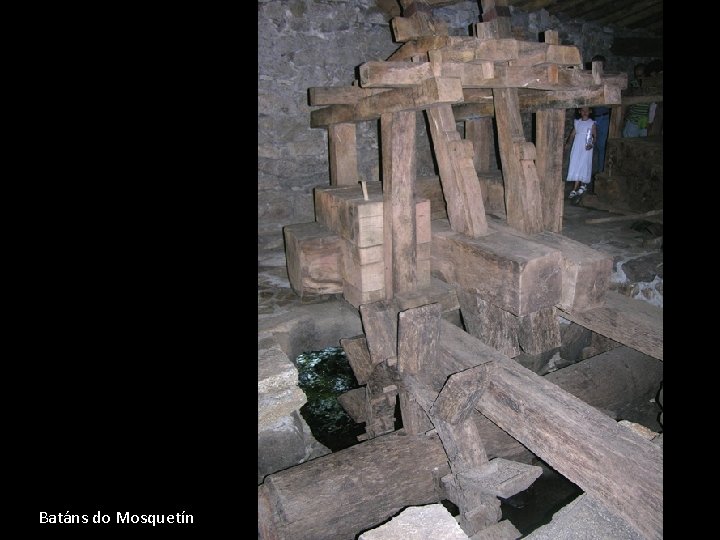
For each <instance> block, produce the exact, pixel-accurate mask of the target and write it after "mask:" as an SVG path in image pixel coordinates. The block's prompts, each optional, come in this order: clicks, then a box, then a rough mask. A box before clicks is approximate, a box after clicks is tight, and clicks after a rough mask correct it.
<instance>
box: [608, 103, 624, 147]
mask: <svg viewBox="0 0 720 540" xmlns="http://www.w3.org/2000/svg"><path fill="white" fill-rule="evenodd" d="M624 109H625V108H624V107H623V106H622V105H613V106H612V107H611V108H610V128H609V130H608V139H618V138H620V137H622V128H623V115H624V114H625V110H624Z"/></svg>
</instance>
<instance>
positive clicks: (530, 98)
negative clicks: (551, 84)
mask: <svg viewBox="0 0 720 540" xmlns="http://www.w3.org/2000/svg"><path fill="white" fill-rule="evenodd" d="M614 92H617V96H615V93H614ZM619 92H620V89H619V88H618V87H616V86H609V85H603V86H599V87H591V88H577V89H571V90H538V89H530V88H519V89H518V99H519V101H520V112H521V113H533V112H537V111H539V110H548V109H549V110H553V109H572V108H577V107H593V106H595V105H605V104H612V103H619V102H620V94H619ZM463 96H464V103H459V104H456V105H453V106H452V108H453V112H454V113H455V118H456V119H457V120H466V119H468V118H481V117H486V116H494V115H495V107H494V105H493V104H492V91H491V90H489V89H479V88H464V89H463Z"/></svg>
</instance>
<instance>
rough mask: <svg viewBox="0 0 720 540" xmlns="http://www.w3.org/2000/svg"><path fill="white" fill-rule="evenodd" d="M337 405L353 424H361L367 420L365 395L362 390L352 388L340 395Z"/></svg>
mask: <svg viewBox="0 0 720 540" xmlns="http://www.w3.org/2000/svg"><path fill="white" fill-rule="evenodd" d="M337 400H338V403H340V405H341V406H342V408H343V409H345V412H346V413H348V415H349V416H350V418H352V419H353V422H357V423H358V424H361V423H363V422H365V421H366V420H367V411H366V394H365V389H364V388H353V389H352V390H348V391H347V392H344V393H342V394H340V395H339V396H338V398H337Z"/></svg>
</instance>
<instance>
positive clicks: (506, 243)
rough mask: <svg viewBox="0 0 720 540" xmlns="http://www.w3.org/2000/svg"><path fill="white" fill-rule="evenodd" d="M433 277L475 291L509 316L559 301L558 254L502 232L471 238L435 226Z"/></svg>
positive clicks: (442, 225) (443, 224) (441, 225)
mask: <svg viewBox="0 0 720 540" xmlns="http://www.w3.org/2000/svg"><path fill="white" fill-rule="evenodd" d="M432 227H433V241H432V273H433V275H435V276H437V277H439V278H441V279H442V280H443V281H446V282H447V283H452V284H456V285H459V286H460V287H463V288H465V289H474V290H476V291H478V293H479V294H480V295H481V296H482V297H483V298H485V299H486V300H487V301H489V302H492V303H493V304H495V305H496V306H498V307H501V308H502V309H504V310H505V311H509V312H511V313H513V314H515V315H527V314H528V313H532V312H535V311H538V310H540V309H542V308H546V307H552V306H554V305H555V304H557V303H558V302H559V301H560V294H561V291H562V276H561V274H560V271H559V268H560V265H561V264H562V254H561V252H560V251H559V250H557V249H554V248H550V247H548V246H545V245H542V244H540V243H538V242H534V241H532V240H529V239H525V238H522V237H520V236H517V235H514V234H510V233H507V232H503V231H495V232H493V233H492V234H488V235H487V236H483V237H481V238H469V237H467V236H465V235H462V234H458V233H456V232H454V231H452V230H450V228H449V226H448V224H447V222H445V221H443V220H436V221H433V223H432Z"/></svg>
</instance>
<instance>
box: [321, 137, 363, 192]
mask: <svg viewBox="0 0 720 540" xmlns="http://www.w3.org/2000/svg"><path fill="white" fill-rule="evenodd" d="M355 132H356V128H355V124H332V125H330V126H328V161H329V162H330V185H331V186H356V185H357V183H358V168H357V143H356V136H355Z"/></svg>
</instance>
